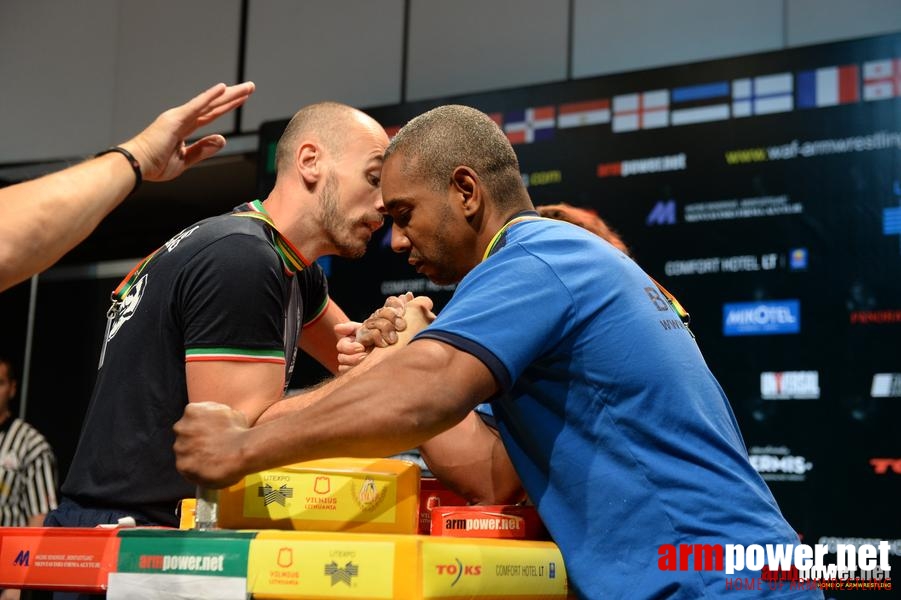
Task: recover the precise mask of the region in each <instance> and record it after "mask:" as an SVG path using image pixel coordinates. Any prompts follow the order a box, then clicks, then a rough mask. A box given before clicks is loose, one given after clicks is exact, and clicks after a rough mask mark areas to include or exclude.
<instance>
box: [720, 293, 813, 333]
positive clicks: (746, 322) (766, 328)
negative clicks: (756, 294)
mask: <svg viewBox="0 0 901 600" xmlns="http://www.w3.org/2000/svg"><path fill="white" fill-rule="evenodd" d="M800 331H801V301H800V300H769V301H762V302H736V303H731V304H724V305H723V335H726V336H734V335H776V334H791V333H798V332H800Z"/></svg>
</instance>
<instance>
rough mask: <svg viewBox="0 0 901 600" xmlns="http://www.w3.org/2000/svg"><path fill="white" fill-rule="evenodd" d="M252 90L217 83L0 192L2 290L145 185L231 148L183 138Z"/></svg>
mask: <svg viewBox="0 0 901 600" xmlns="http://www.w3.org/2000/svg"><path fill="white" fill-rule="evenodd" d="M253 90H254V85H253V83H252V82H245V83H240V84H237V85H232V86H226V85H225V84H224V83H219V84H216V85H214V86H213V87H211V88H210V89H208V90H207V91H205V92H203V93H201V94H199V95H198V96H196V97H195V98H193V99H191V100H189V101H188V102H186V103H185V104H182V105H181V106H177V107H175V108H171V109H169V110H167V111H166V112H164V113H162V114H161V115H160V116H159V117H157V119H156V120H155V121H154V122H153V123H151V124H150V125H149V126H148V127H147V128H146V129H144V131H142V132H141V133H139V134H138V135H136V136H135V137H133V138H132V139H130V140H128V141H127V142H124V143H123V144H121V145H119V146H115V147H114V148H111V149H108V150H105V151H103V152H100V153H99V154H98V155H97V156H96V157H95V158H93V159H90V160H87V161H85V162H83V163H81V164H78V165H75V166H73V167H69V168H67V169H63V170H62V171H58V172H56V173H51V174H50V175H45V176H43V177H40V178H38V179H34V180H32V181H26V182H23V183H17V184H15V185H11V186H8V187H5V188H3V189H0V292H2V291H3V290H5V289H7V288H9V287H11V286H13V285H15V284H17V283H19V282H21V281H24V280H25V279H27V278H28V277H30V276H31V275H34V274H35V273H39V272H40V271H43V270H44V269H46V268H48V267H49V266H51V265H52V264H53V263H55V262H56V261H57V260H59V259H60V258H61V257H62V256H63V255H64V254H65V253H66V252H68V251H69V250H71V249H72V248H74V247H75V246H76V245H78V244H79V243H80V242H81V241H82V240H84V239H85V238H86V237H87V236H88V234H90V233H91V232H92V231H93V230H94V228H95V227H97V225H98V224H99V223H100V221H101V220H103V218H104V217H105V216H106V215H108V214H109V212H110V211H111V210H113V209H114V208H115V207H116V206H118V205H119V203H120V202H122V200H124V199H125V198H126V197H127V196H128V195H129V194H131V193H132V192H133V191H134V190H135V189H137V188H138V186H139V185H140V184H141V182H142V181H144V180H146V181H168V180H170V179H174V178H175V177H178V176H179V175H181V174H182V173H183V172H184V171H185V169H187V168H189V167H191V166H193V165H195V164H197V163H198V162H200V161H202V160H204V159H206V158H209V157H210V156H213V155H214V154H216V153H217V152H218V151H219V150H221V149H222V148H223V147H224V146H225V138H224V137H222V136H221V135H207V136H204V137H202V138H200V139H199V140H196V141H194V142H192V143H190V144H188V143H186V142H185V140H186V139H187V137H188V136H190V135H191V134H192V133H194V132H195V131H196V130H197V129H199V128H200V127H203V126H205V125H209V124H210V123H212V122H213V121H215V120H216V119H217V118H219V117H220V116H222V115H224V114H226V113H228V112H229V111H231V110H234V109H235V108H237V107H239V106H241V105H242V104H244V102H245V101H246V100H247V98H248V97H249V96H250V94H252V93H253Z"/></svg>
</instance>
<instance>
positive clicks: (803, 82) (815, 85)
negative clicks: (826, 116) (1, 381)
mask: <svg viewBox="0 0 901 600" xmlns="http://www.w3.org/2000/svg"><path fill="white" fill-rule="evenodd" d="M859 81H860V77H859V69H858V67H857V65H844V66H841V67H825V68H823V69H817V70H815V71H801V72H800V73H798V108H815V107H820V106H835V105H837V104H849V103H852V102H857V101H858V100H859V99H860V94H859V92H858V86H859Z"/></svg>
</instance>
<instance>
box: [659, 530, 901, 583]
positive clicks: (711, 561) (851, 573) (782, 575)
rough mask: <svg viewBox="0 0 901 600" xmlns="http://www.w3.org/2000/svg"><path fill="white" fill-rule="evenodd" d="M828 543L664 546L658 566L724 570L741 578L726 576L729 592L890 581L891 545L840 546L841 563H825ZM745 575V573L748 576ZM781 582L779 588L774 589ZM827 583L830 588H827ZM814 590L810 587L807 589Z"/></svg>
mask: <svg viewBox="0 0 901 600" xmlns="http://www.w3.org/2000/svg"><path fill="white" fill-rule="evenodd" d="M829 550H830V547H829V545H828V544H816V545H815V546H813V547H811V546H809V545H807V544H766V545H760V544H751V545H749V546H744V545H742V544H726V545H725V546H724V545H721V544H679V545H678V546H676V545H675V544H663V545H661V546H660V547H659V549H658V551H657V557H658V558H657V568H658V569H660V570H661V571H723V572H724V574H725V575H734V574H736V573H738V574H739V575H740V577H736V578H726V580H725V584H726V589H763V585H764V582H767V584H766V585H768V586H769V588H770V589H774V590H775V589H780V588H781V587H782V586H783V584H788V585H787V586H786V587H791V588H792V589H795V588H796V587H797V588H799V589H800V588H802V587H805V585H804V584H807V583H812V584H813V587H827V588H832V589H852V588H850V587H844V586H834V585H832V586H831V585H828V584H829V583H830V582H849V581H854V582H859V581H862V580H866V581H879V582H882V581H883V580H885V583H886V584H887V585H888V586H891V580H890V579H888V575H889V572H890V571H891V569H892V568H891V565H889V550H890V544H889V543H888V542H887V541H885V540H882V541H880V542H879V544H878V545H872V544H863V545H860V546H855V545H851V544H838V546H837V548H836V554H837V556H836V558H837V562H836V563H829V564H826V563H825V557H826V555H828V554H829V553H830V552H829ZM748 571H750V572H760V573H761V576H760V577H751V578H748V577H744V575H745V574H746V572H748ZM743 572H745V573H743ZM774 584H775V585H774ZM824 584H827V585H824ZM806 587H810V586H806Z"/></svg>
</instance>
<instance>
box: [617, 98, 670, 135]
mask: <svg viewBox="0 0 901 600" xmlns="http://www.w3.org/2000/svg"><path fill="white" fill-rule="evenodd" d="M667 125H669V90H654V91H650V92H642V93H638V94H624V95H622V96H614V97H613V131H616V132H620V131H635V130H636V129H656V128H659V127H666V126H667Z"/></svg>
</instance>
